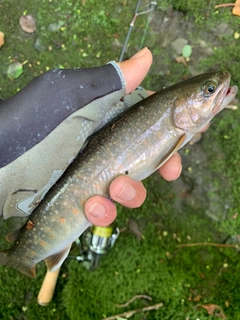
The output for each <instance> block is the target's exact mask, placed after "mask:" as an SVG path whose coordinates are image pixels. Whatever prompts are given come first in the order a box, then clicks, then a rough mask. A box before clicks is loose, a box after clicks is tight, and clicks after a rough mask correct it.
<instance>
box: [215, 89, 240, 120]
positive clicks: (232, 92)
mask: <svg viewBox="0 0 240 320" xmlns="http://www.w3.org/2000/svg"><path fill="white" fill-rule="evenodd" d="M225 92H226V93H224V94H223V97H222V98H221V99H220V101H219V102H218V103H216V105H215V106H214V108H213V110H212V112H213V115H214V116H215V115H216V114H218V113H219V112H220V111H222V110H223V109H224V108H225V107H226V106H227V105H229V103H230V102H231V101H232V100H233V99H234V98H235V96H236V94H237V92H238V87H237V86H232V87H230V86H228V87H227V88H225Z"/></svg>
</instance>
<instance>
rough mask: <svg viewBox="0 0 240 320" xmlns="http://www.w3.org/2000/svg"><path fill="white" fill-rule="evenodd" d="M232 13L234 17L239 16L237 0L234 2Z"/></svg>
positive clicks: (238, 0) (238, 1)
mask: <svg viewBox="0 0 240 320" xmlns="http://www.w3.org/2000/svg"><path fill="white" fill-rule="evenodd" d="M232 13H233V14H235V15H236V16H240V0H237V1H236V2H235V5H234V7H233V10H232Z"/></svg>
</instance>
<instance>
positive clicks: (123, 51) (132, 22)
mask: <svg viewBox="0 0 240 320" xmlns="http://www.w3.org/2000/svg"><path fill="white" fill-rule="evenodd" d="M141 2H142V0H138V2H137V6H136V8H135V12H134V16H133V19H132V21H131V22H130V26H129V29H128V33H127V36H126V39H125V42H124V45H123V48H122V52H121V54H120V57H119V60H118V61H119V62H121V61H122V60H123V56H124V53H125V52H126V49H127V45H128V42H129V38H130V35H131V33H132V30H133V27H134V24H135V21H136V19H137V17H138V16H140V15H143V14H149V16H148V21H147V24H146V27H145V29H144V32H143V37H142V40H141V44H140V49H141V48H142V46H143V43H144V40H145V38H146V34H147V30H148V27H149V23H150V21H151V19H152V14H153V11H154V10H155V9H156V8H157V2H155V1H152V2H151V3H150V4H149V9H148V10H145V11H141V12H138V10H139V7H140V5H141Z"/></svg>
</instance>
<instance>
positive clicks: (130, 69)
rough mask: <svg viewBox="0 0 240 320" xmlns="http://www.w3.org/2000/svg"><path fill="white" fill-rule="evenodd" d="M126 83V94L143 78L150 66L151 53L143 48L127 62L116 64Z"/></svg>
mask: <svg viewBox="0 0 240 320" xmlns="http://www.w3.org/2000/svg"><path fill="white" fill-rule="evenodd" d="M118 64H119V66H120V68H121V70H122V72H123V77H124V79H125V82H126V94H128V93H130V92H132V91H133V90H134V89H135V88H136V87H137V86H139V85H140V83H141V82H142V81H143V79H144V78H145V76H146V74H147V73H148V71H149V69H150V67H151V64H152V53H151V51H150V50H149V49H148V48H144V49H142V50H140V51H139V52H137V53H136V54H135V55H134V56H132V57H131V58H130V59H129V60H126V61H124V62H119V63H118Z"/></svg>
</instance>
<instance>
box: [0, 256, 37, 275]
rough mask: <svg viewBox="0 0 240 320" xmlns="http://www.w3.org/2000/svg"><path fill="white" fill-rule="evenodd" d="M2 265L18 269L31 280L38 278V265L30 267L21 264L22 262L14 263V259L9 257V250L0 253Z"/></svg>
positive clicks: (0, 263)
mask: <svg viewBox="0 0 240 320" xmlns="http://www.w3.org/2000/svg"><path fill="white" fill-rule="evenodd" d="M0 265H3V266H8V267H11V268H13V269H16V270H18V271H20V272H21V273H23V274H25V275H26V276H28V277H30V278H36V265H34V266H32V267H30V266H27V265H24V264H21V262H18V261H13V259H12V257H11V256H10V255H9V250H2V251H0Z"/></svg>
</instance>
